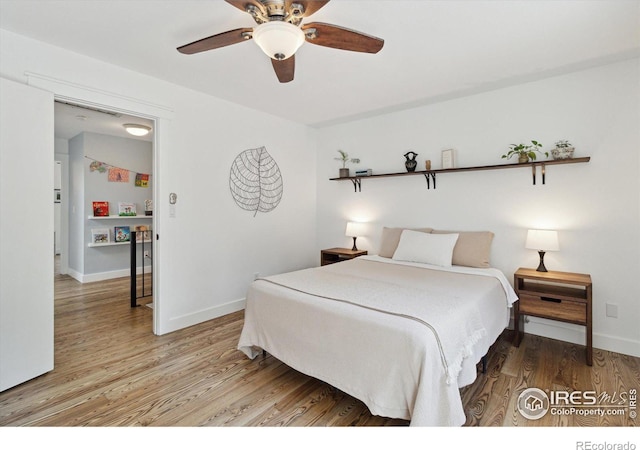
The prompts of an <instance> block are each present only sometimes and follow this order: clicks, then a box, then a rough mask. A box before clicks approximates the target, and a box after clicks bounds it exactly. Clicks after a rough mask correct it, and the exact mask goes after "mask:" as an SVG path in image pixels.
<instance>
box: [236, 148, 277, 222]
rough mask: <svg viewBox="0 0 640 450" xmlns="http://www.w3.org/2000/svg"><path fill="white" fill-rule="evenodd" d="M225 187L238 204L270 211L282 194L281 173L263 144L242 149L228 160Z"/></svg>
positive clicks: (253, 209) (256, 210) (248, 208)
mask: <svg viewBox="0 0 640 450" xmlns="http://www.w3.org/2000/svg"><path fill="white" fill-rule="evenodd" d="M229 188H230V189H231V195H232V196H233V199H234V200H235V201H236V203H237V204H238V206H239V207H240V208H242V209H245V210H247V211H253V212H254V213H253V216H254V217H255V215H256V214H258V211H260V212H269V211H273V210H274V209H275V208H276V206H278V203H280V199H281V198H282V175H281V174H280V168H279V167H278V164H276V161H275V160H274V159H273V158H272V157H271V155H270V154H269V152H267V149H266V148H264V147H260V148H253V149H249V150H245V151H243V152H242V153H240V154H239V155H238V156H236V159H234V160H233V164H231V172H230V174H229Z"/></svg>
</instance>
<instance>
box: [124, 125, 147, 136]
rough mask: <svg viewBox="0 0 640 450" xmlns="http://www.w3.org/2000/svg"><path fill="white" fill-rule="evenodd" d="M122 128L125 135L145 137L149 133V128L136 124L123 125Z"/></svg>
mask: <svg viewBox="0 0 640 450" xmlns="http://www.w3.org/2000/svg"><path fill="white" fill-rule="evenodd" d="M123 126H124V129H125V130H127V133H129V134H132V135H134V136H146V135H147V134H149V132H150V131H151V127H148V126H146V125H139V124H137V123H125V124H124V125H123Z"/></svg>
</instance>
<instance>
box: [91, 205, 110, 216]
mask: <svg viewBox="0 0 640 450" xmlns="http://www.w3.org/2000/svg"><path fill="white" fill-rule="evenodd" d="M93 215H94V217H108V216H109V202H93Z"/></svg>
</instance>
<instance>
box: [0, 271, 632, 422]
mask: <svg viewBox="0 0 640 450" xmlns="http://www.w3.org/2000/svg"><path fill="white" fill-rule="evenodd" d="M128 286H129V285H128V279H118V280H110V281H105V282H98V283H86V284H84V285H83V284H80V283H78V282H76V281H75V280H73V279H71V278H70V277H67V276H56V299H55V369H54V370H53V371H52V372H50V373H47V374H45V375H42V376H40V377H38V378H36V379H34V380H31V381H28V382H26V383H23V384H21V385H19V386H16V387H14V388H12V389H9V390H7V391H5V392H2V393H0V425H1V426H5V427H6V426H41V427H44V426H94V427H95V426H99V427H105V426H181V427H191V426H262V427H265V426H266V427H282V426H290V427H291V426H293V427H295V426H305V427H307V426H319V427H326V426H337V427H342V426H405V425H407V424H408V423H407V422H406V421H403V420H394V419H388V418H383V417H377V416H372V415H371V414H370V413H369V411H368V409H367V408H366V406H365V405H364V404H363V403H362V402H360V401H359V400H356V399H354V398H353V397H351V396H349V395H347V394H345V393H343V392H340V391H339V390H337V389H335V388H333V387H332V386H329V385H328V384H326V383H323V382H321V381H318V380H315V379H313V378H310V377H308V376H306V375H303V374H301V373H299V372H296V371H295V370H293V369H291V368H289V367H287V366H286V365H284V364H282V363H281V362H280V361H278V360H276V359H275V358H273V357H272V356H270V355H268V356H266V357H258V358H256V360H254V361H251V360H249V359H248V358H246V357H245V355H244V354H242V353H241V352H239V351H237V350H236V345H237V342H238V338H239V335H240V331H241V329H242V324H243V313H242V312H237V313H233V314H230V315H227V316H224V317H221V318H218V319H215V320H212V321H209V322H206V323H202V324H199V325H195V326H192V327H189V328H187V329H184V330H180V331H176V332H174V333H170V334H168V335H164V336H155V335H153V333H152V331H151V320H152V314H153V311H152V310H151V309H150V308H146V307H138V308H130V307H129V298H128V295H129V292H128ZM510 338H511V336H510V332H508V331H505V333H504V334H503V336H501V337H500V338H499V339H498V341H497V342H496V344H495V345H494V347H493V349H492V350H491V351H490V353H489V357H488V369H487V373H486V374H479V376H478V379H477V380H476V381H475V383H474V384H473V385H471V386H468V387H465V388H463V389H462V391H461V393H462V399H463V403H464V408H465V411H466V415H467V423H466V425H469V426H483V427H484V426H536V427H539V426H556V425H562V426H632V425H635V424H636V422H635V420H632V419H630V417H629V414H628V411H627V413H626V414H624V415H622V416H604V417H597V416H581V415H576V414H573V415H555V416H554V415H550V414H547V415H546V416H545V417H544V418H542V419H540V420H535V421H534V420H527V419H525V418H524V417H523V416H521V415H520V414H519V412H518V411H517V408H516V402H517V399H518V396H519V394H520V393H521V392H522V391H523V390H524V389H525V388H526V387H538V388H540V389H543V390H593V391H596V392H597V393H603V392H606V393H608V394H614V393H618V394H620V393H621V392H628V391H629V390H630V389H634V388H635V389H637V388H638V387H639V386H640V358H634V357H630V356H625V355H621V354H617V353H612V352H608V351H603V350H599V349H594V353H593V366H592V367H589V366H586V365H585V364H584V348H583V347H582V346H578V345H573V344H569V343H565V342H560V341H555V340H551V339H546V338H541V337H536V336H532V335H526V336H525V338H524V340H523V342H522V344H521V346H520V347H519V348H515V347H513V346H512V345H511V341H510Z"/></svg>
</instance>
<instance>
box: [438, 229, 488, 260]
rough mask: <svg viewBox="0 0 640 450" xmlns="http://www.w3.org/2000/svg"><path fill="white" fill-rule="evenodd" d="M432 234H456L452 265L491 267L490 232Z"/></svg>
mask: <svg viewBox="0 0 640 450" xmlns="http://www.w3.org/2000/svg"><path fill="white" fill-rule="evenodd" d="M432 233H434V234H451V233H457V234H458V241H457V242H456V246H455V247H454V248H453V260H452V264H453V265H455V266H467V267H491V265H490V263H489V258H490V256H491V242H492V241H493V236H494V234H493V233H492V232H491V231H445V230H433V231H432Z"/></svg>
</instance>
